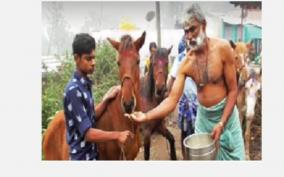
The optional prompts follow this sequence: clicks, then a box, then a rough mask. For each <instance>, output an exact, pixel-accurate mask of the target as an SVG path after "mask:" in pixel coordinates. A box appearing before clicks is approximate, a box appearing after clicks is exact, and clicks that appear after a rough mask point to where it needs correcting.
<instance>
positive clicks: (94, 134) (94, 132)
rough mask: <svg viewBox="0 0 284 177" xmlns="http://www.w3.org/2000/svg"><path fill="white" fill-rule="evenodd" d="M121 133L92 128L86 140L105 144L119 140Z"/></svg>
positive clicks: (87, 133)
mask: <svg viewBox="0 0 284 177" xmlns="http://www.w3.org/2000/svg"><path fill="white" fill-rule="evenodd" d="M118 137H119V132H115V131H111V132H108V131H103V130H99V129H95V128H90V129H89V130H88V131H87V132H86V135H85V138H86V140H87V141H89V142H105V141H111V140H117V139H118Z"/></svg>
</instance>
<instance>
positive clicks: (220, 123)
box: [218, 121, 224, 129]
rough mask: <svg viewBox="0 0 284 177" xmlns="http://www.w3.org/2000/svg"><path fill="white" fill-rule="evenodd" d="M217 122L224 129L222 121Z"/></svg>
mask: <svg viewBox="0 0 284 177" xmlns="http://www.w3.org/2000/svg"><path fill="white" fill-rule="evenodd" d="M218 124H219V125H220V126H221V127H222V129H224V123H223V122H222V121H220V122H219V123H218Z"/></svg>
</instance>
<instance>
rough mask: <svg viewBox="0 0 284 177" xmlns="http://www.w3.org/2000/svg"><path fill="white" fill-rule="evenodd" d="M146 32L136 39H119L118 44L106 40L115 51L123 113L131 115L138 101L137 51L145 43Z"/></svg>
mask: <svg viewBox="0 0 284 177" xmlns="http://www.w3.org/2000/svg"><path fill="white" fill-rule="evenodd" d="M145 35H146V32H143V34H142V35H141V36H140V37H139V38H138V39H136V40H135V41H134V40H133V39H132V37H131V36H130V35H124V36H122V37H121V39H120V42H118V41H115V40H112V39H110V38H108V41H109V42H110V43H111V45H112V46H113V47H114V48H115V49H116V50H117V52H118V56H117V64H118V67H119V78H120V83H121V92H120V94H119V95H120V102H121V108H122V110H123V112H124V113H128V114H130V113H132V112H134V110H135V109H136V108H137V104H138V103H137V99H139V78H140V76H139V74H140V69H139V62H140V57H139V50H140V48H141V47H142V46H143V44H144V42H145Z"/></svg>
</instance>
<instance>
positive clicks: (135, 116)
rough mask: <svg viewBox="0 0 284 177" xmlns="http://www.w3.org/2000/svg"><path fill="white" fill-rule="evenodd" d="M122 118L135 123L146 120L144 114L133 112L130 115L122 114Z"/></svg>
mask: <svg viewBox="0 0 284 177" xmlns="http://www.w3.org/2000/svg"><path fill="white" fill-rule="evenodd" d="M124 116H126V117H128V118H130V119H133V120H135V121H136V122H145V121H146V120H147V117H146V114H145V113H143V112H134V113H132V114H124Z"/></svg>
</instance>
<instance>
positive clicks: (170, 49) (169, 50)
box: [168, 45, 173, 55]
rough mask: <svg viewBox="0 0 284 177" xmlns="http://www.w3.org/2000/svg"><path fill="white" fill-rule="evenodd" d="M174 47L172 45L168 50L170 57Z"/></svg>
mask: <svg viewBox="0 0 284 177" xmlns="http://www.w3.org/2000/svg"><path fill="white" fill-rule="evenodd" d="M172 48H173V45H171V47H170V48H168V55H170V53H171V51H172Z"/></svg>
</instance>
